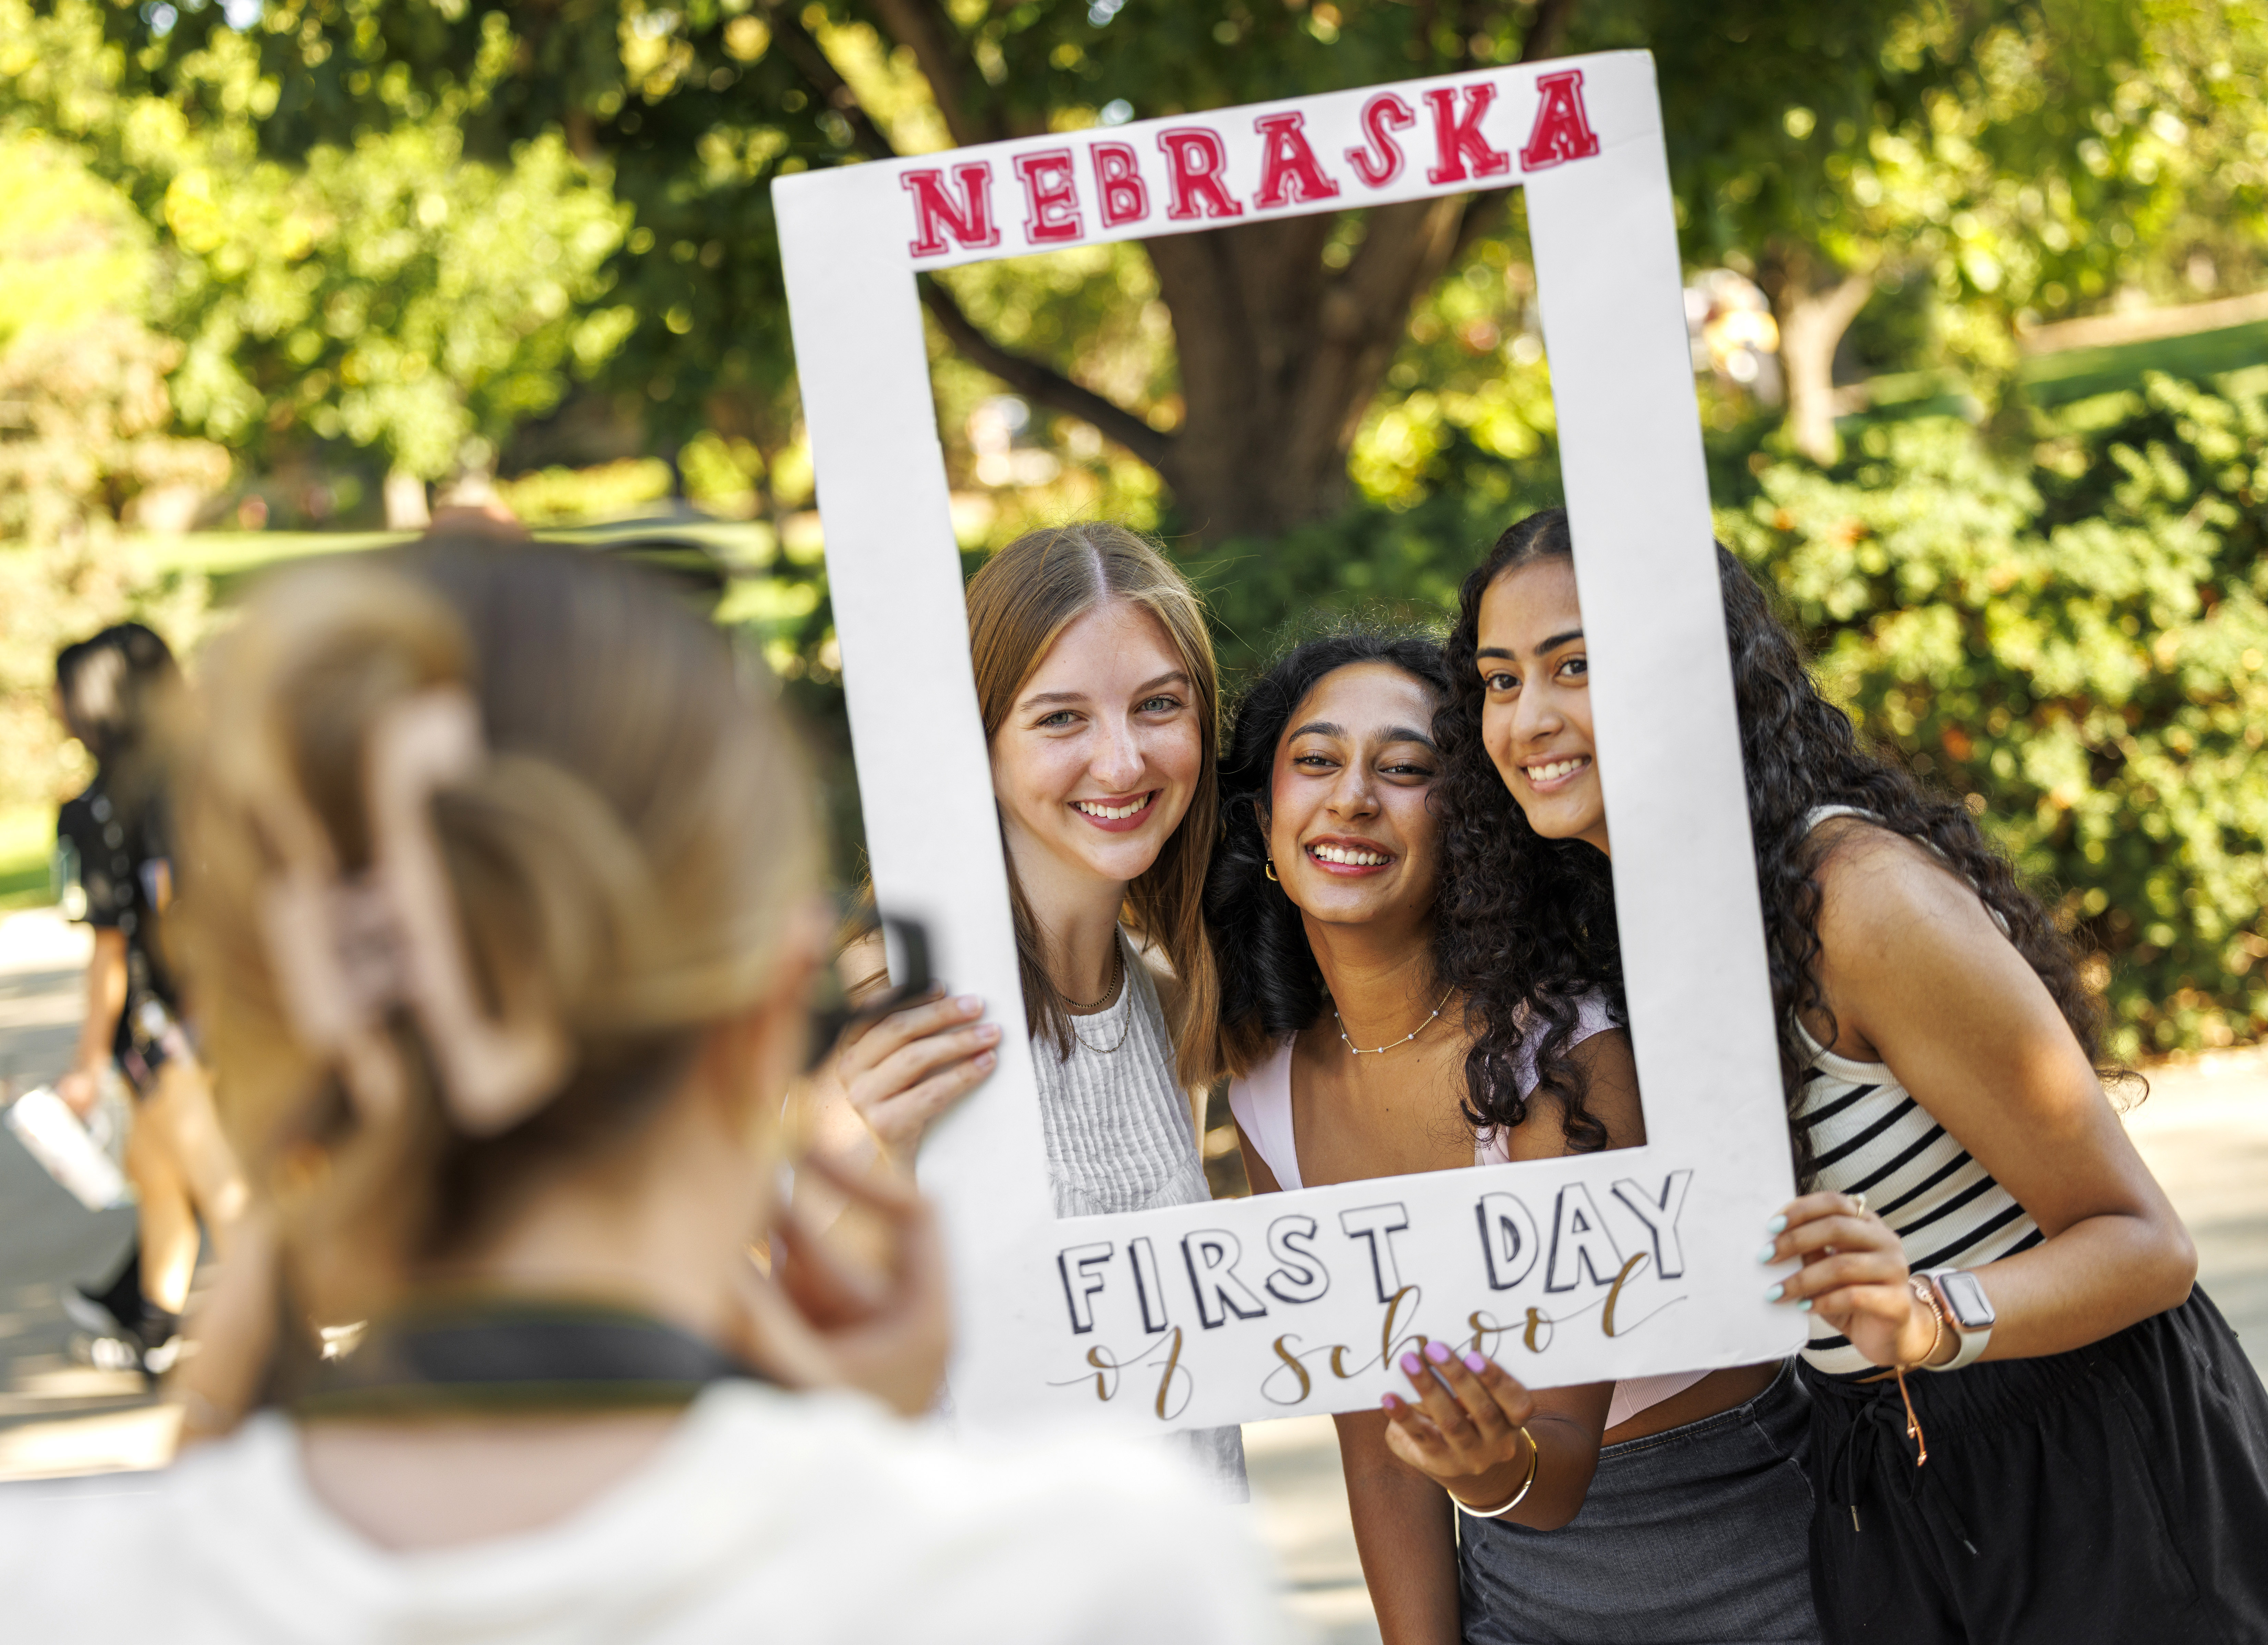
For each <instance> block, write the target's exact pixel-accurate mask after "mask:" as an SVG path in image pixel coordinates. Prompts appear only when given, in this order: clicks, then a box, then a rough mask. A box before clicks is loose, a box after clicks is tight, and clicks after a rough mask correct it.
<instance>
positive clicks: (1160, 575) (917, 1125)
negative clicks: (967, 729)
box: [838, 523, 1245, 1498]
mask: <svg viewBox="0 0 2268 1645" xmlns="http://www.w3.org/2000/svg"><path fill="white" fill-rule="evenodd" d="M968 635H969V652H970V655H971V658H972V660H973V661H974V663H975V666H976V697H977V704H978V706H979V708H980V710H981V712H983V719H984V735H985V740H986V741H987V743H988V745H989V746H990V749H991V756H992V791H993V795H994V798H995V800H996V801H997V802H998V807H999V814H1000V833H1001V838H1002V842H1003V844H1004V845H1005V846H1006V849H1007V858H1008V885H1009V896H1010V898H1011V901H1012V903H1013V909H1014V913H1015V921H1016V946H1017V951H1018V956H1019V961H1020V968H1019V969H1020V971H1021V980H1022V983H1023V995H1024V999H1023V1007H1024V1023H1025V1029H1026V1031H1027V1033H1029V1034H1030V1035H1031V1036H1032V1038H1033V1041H1034V1050H1035V1057H1034V1065H1035V1069H1036V1071H1037V1073H1038V1077H1039V1085H1040V1111H1041V1120H1042V1126H1043V1129H1044V1132H1045V1135H1046V1141H1047V1158H1048V1177H1049V1188H1050V1189H1051V1190H1052V1191H1053V1194H1054V1199H1055V1207H1056V1213H1057V1215H1058V1216H1066V1217H1074V1216H1101V1215H1106V1214H1108V1213H1116V1212H1123V1211H1139V1210H1145V1209H1147V1208H1149V1207H1151V1206H1175V1205H1189V1204H1194V1203H1197V1202H1199V1201H1202V1200H1204V1199H1210V1198H1211V1191H1210V1190H1209V1189H1208V1188H1207V1186H1206V1183H1205V1175H1204V1162H1203V1159H1202V1157H1201V1156H1200V1155H1199V1154H1198V1151H1197V1124H1196V1116H1195V1114H1194V1112H1193V1110H1192V1106H1191V1104H1192V1093H1193V1092H1194V1091H1195V1090H1196V1088H1198V1087H1199V1086H1201V1085H1202V1084H1203V1082H1204V1081H1205V1080H1206V1079H1207V1077H1208V1076H1209V1074H1210V1072H1211V1064H1212V1060H1213V1056H1214V1053H1213V1049H1212V1045H1213V1037H1214V1034H1215V1031H1216V1018H1217V1017H1218V1014H1219V1003H1218V1002H1219V985H1218V983H1217V981H1216V980H1215V973H1214V969H1213V958H1212V952H1211V947H1210V945H1209V944H1208V942H1207V941H1206V939H1205V932H1204V877H1205V867H1206V863H1207V860H1208V859H1209V858H1210V856H1211V850H1212V841H1213V835H1214V832H1215V829H1216V817H1217V810H1218V806H1217V800H1216V798H1215V783H1216V778H1215V776H1214V771H1213V761H1214V755H1215V749H1216V745H1217V741H1218V737H1219V700H1220V688H1219V679H1218V676H1217V675H1216V672H1215V668H1214V665H1213V655H1212V644H1211V639H1210V638H1208V637H1207V635H1206V632H1205V626H1204V609H1203V607H1202V606H1201V605H1200V604H1199V602H1198V601H1197V595H1196V594H1195V593H1194V592H1193V591H1192V590H1191V589H1190V587H1189V585H1188V583H1186V582H1185V581H1183V580H1182V576H1181V574H1180V573H1179V572H1176V571H1175V570H1174V568H1173V566H1172V564H1170V563H1169V562H1168V561H1167V559H1166V557H1165V556H1164V555H1163V554H1161V553H1160V552H1159V550H1157V549H1156V548H1155V547H1153V546H1152V544H1150V543H1149V542H1145V541H1144V540H1143V539H1142V538H1141V537H1139V536H1138V535H1136V534H1134V533H1133V532H1131V531H1129V530H1127V529H1126V528H1125V527H1123V526H1116V525H1110V524H1105V523H1093V524H1086V525H1076V526H1064V527H1054V528H1051V529H1049V530H1044V531H1035V532H1031V533H1028V534H1027V535H1024V536H1021V537H1019V538H1018V539H1017V540H1016V541H1015V542H1012V543H1010V544H1009V545H1008V546H1007V547H1006V548H1005V549H1003V550H1000V552H999V553H998V554H997V555H995V556H994V557H992V558H991V559H990V561H988V562H986V564H985V565H984V567H983V570H981V571H979V572H977V573H976V577H975V578H974V579H971V581H970V583H969V585H968ZM982 1009H983V1002H981V1001H979V1000H976V999H974V998H971V997H968V996H962V997H960V998H958V999H940V1000H936V1001H934V1002H932V1003H930V1004H927V1005H924V1006H919V1007H915V1008H913V1009H910V1010H907V1011H902V1012H899V1013H897V1014H894V1015H893V1016H891V1017H888V1018H887V1019H885V1020H884V1021H883V1022H881V1023H880V1024H879V1025H877V1026H876V1027H875V1028H874V1029H871V1030H869V1031H868V1032H867V1033H866V1034H865V1036H863V1037H861V1038H860V1039H859V1040H858V1041H856V1042H855V1043H853V1044H851V1047H850V1048H849V1049H848V1050H847V1051H845V1052H844V1053H843V1057H842V1059H840V1062H839V1065H838V1072H839V1073H840V1075H841V1077H842V1080H843V1085H844V1086H845V1088H847V1091H848V1094H849V1098H850V1102H851V1105H852V1106H853V1107H854V1108H855V1109H857V1110H858V1112H859V1113H860V1115H862V1116H863V1117H864V1118H865V1120H866V1123H867V1124H868V1125H870V1126H871V1127H872V1128H873V1132H874V1133H875V1134H876V1136H877V1137H879V1138H880V1140H881V1142H882V1144H883V1146H884V1147H886V1148H887V1149H888V1150H889V1151H890V1152H892V1153H893V1154H896V1155H898V1156H899V1157H901V1158H903V1157H906V1156H908V1155H909V1154H911V1152H912V1150H913V1148H914V1147H915V1146H916V1145H917V1143H918V1142H919V1140H920V1139H921V1136H922V1134H923V1132H924V1131H925V1130H926V1129H927V1127H928V1125H929V1124H930V1122H931V1121H932V1119H933V1118H936V1116H937V1115H938V1114H939V1112H941V1111H942V1110H944V1109H945V1108H946V1106H947V1105H948V1104H950V1103H952V1102H954V1100H956V1099H957V1098H958V1097H960V1096H961V1095H962V1094H963V1093H964V1092H966V1091H967V1090H968V1089H969V1088H971V1087H973V1086H975V1085H976V1083H977V1082H978V1081H981V1080H982V1079H983V1077H984V1076H985V1075H986V1074H987V1073H990V1072H991V1068H992V1064H993V1055H992V1052H991V1051H990V1046H991V1045H993V1044H997V1043H998V1036H999V1029H998V1027H997V1026H996V1025H993V1024H990V1023H983V1024H976V1023H972V1022H971V1019H973V1018H974V1017H976V1014H978V1012H979V1011H981V1010H982ZM1171 1443H1172V1444H1173V1445H1174V1446H1176V1447H1180V1448H1182V1449H1185V1450H1188V1451H1189V1453H1190V1455H1191V1457H1192V1460H1194V1461H1195V1462H1197V1464H1198V1465H1199V1466H1200V1467H1202V1468H1204V1470H1206V1471H1207V1472H1210V1473H1211V1474H1212V1475H1214V1476H1215V1478H1217V1479H1219V1481H1220V1482H1221V1484H1222V1485H1223V1486H1224V1488H1225V1489H1226V1491H1227V1493H1228V1494H1230V1495H1232V1496H1234V1497H1238V1498H1241V1497H1242V1496H1243V1494H1244V1493H1245V1484H1244V1460H1243V1457H1244V1453H1243V1446H1242V1442H1241V1438H1240V1436H1239V1434H1238V1430H1237V1429H1235V1428H1233V1427H1225V1428H1217V1429H1207V1430H1201V1431H1198V1432H1196V1433H1192V1434H1186V1435H1174V1436H1172V1438H1171Z"/></svg>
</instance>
